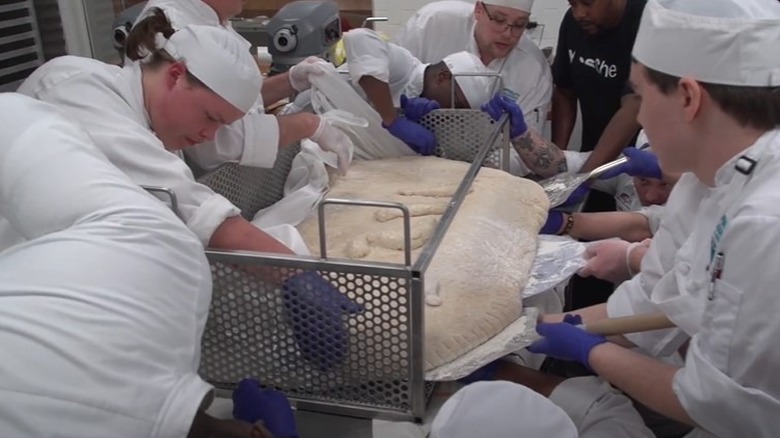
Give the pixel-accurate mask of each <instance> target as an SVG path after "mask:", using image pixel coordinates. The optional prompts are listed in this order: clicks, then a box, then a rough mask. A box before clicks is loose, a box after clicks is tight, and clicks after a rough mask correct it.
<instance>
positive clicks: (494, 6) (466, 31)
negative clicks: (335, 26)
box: [393, 0, 552, 132]
mask: <svg viewBox="0 0 780 438" xmlns="http://www.w3.org/2000/svg"><path fill="white" fill-rule="evenodd" d="M533 3H534V2H533V0H488V1H484V2H482V1H478V2H476V3H467V2H463V1H450V0H445V1H437V2H433V3H429V4H427V5H425V6H423V7H422V8H421V9H420V10H418V11H417V12H415V13H414V15H412V17H411V18H410V19H409V20H408V21H407V22H406V25H405V26H404V27H403V28H402V29H401V30H400V31H399V32H398V34H397V35H396V36H395V37H394V39H393V41H394V42H395V43H397V44H399V45H401V46H403V47H405V48H406V49H408V50H409V51H410V52H411V53H412V55H414V56H415V57H417V58H418V59H419V60H421V61H422V62H438V61H441V60H442V59H444V57H445V56H447V55H449V54H451V53H455V52H460V51H461V50H467V51H469V52H471V53H473V54H475V55H477V56H479V57H480V59H482V62H483V63H484V64H485V65H486V66H488V67H489V68H490V69H491V70H493V71H497V72H499V73H500V74H501V77H502V78H503V80H504V84H503V86H504V89H503V90H502V91H503V92H504V93H505V94H507V95H508V96H511V97H513V98H514V99H515V100H516V101H517V103H518V104H519V105H520V107H521V108H522V109H523V112H524V114H525V119H526V122H527V123H528V126H529V128H530V129H533V130H535V131H536V132H541V131H542V128H543V127H544V122H545V121H546V120H547V110H548V109H549V106H550V99H551V98H552V74H551V72H550V67H549V64H548V62H547V60H546V59H545V58H544V55H543V54H542V51H541V50H539V47H537V46H536V44H535V43H534V42H533V41H531V39H530V38H529V37H528V36H526V35H524V33H525V28H526V25H527V24H528V19H529V17H530V15H531V8H532V7H533ZM445 35H446V37H443V36H445Z"/></svg>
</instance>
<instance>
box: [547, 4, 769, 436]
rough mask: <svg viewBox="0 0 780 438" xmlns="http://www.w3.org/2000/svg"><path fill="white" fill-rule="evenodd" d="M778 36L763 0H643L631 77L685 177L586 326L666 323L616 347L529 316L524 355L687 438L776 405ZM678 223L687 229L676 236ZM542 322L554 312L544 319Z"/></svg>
mask: <svg viewBox="0 0 780 438" xmlns="http://www.w3.org/2000/svg"><path fill="white" fill-rule="evenodd" d="M778 40H780V3H778V2H776V1H774V0H660V1H651V2H649V3H648V5H647V7H646V9H645V11H644V14H643V16H642V23H641V25H640V28H639V33H638V36H637V40H636V44H635V46H634V51H633V55H634V58H635V59H636V61H637V62H636V63H635V65H634V66H633V67H632V72H631V82H632V85H633V87H634V89H635V90H636V92H637V93H638V94H639V95H640V96H641V98H642V106H641V109H640V112H639V122H640V123H641V124H642V126H643V127H644V129H645V131H646V132H647V135H648V137H649V139H650V142H651V143H652V144H653V147H654V151H655V152H656V154H657V155H658V157H659V161H660V163H661V167H663V168H664V169H668V170H669V171H673V172H689V173H685V174H684V175H683V176H682V178H681V179H680V181H679V182H678V183H677V186H676V187H675V189H674V191H673V192H672V195H671V197H670V199H669V202H668V203H667V209H666V212H665V215H664V218H663V221H662V222H661V228H660V230H659V232H658V234H656V236H655V237H654V238H653V243H652V245H651V247H650V250H649V252H648V253H647V255H646V256H645V259H644V261H643V264H642V272H641V273H640V274H639V275H638V276H636V277H634V278H633V279H632V280H631V281H628V282H626V283H624V284H623V285H621V287H620V288H618V290H617V291H616V292H615V294H614V295H613V296H612V297H611V298H610V300H609V302H608V303H607V304H606V306H597V307H592V308H587V309H582V310H581V311H578V312H577V313H578V314H580V315H581V316H582V318H583V319H584V320H585V322H587V321H589V320H595V319H600V318H604V317H606V316H609V317H617V316H625V315H631V314H640V313H649V312H657V311H661V312H663V313H665V314H666V315H667V316H668V317H669V318H670V319H671V320H672V321H673V322H674V323H675V324H676V325H677V328H675V329H670V330H663V331H656V332H648V333H644V334H634V335H628V336H626V339H623V340H617V341H618V342H620V343H628V344H629V345H637V346H640V347H643V348H644V349H645V350H646V351H650V352H651V353H652V354H655V355H668V354H670V353H671V352H672V351H675V350H678V349H680V350H681V351H682V352H684V353H685V365H684V366H683V367H681V368H680V367H675V366H672V365H667V364H665V363H663V362H661V361H658V360H656V359H654V358H650V357H647V356H643V355H641V354H638V353H636V352H633V351H631V350H628V349H624V348H622V347H620V346H618V345H616V344H615V343H611V342H606V340H605V339H604V338H601V337H598V336H593V335H589V334H587V333H585V332H583V331H580V330H579V329H577V328H575V327H572V326H571V325H568V324H563V323H547V324H540V325H539V327H538V331H539V332H540V333H541V334H542V335H544V336H545V339H544V340H543V341H541V343H539V344H537V345H535V346H534V347H533V350H534V351H537V352H542V353H546V354H549V355H553V356H556V357H560V358H565V359H573V360H578V361H580V362H581V363H584V364H587V365H589V366H590V367H591V368H592V369H593V370H594V371H595V372H597V373H598V374H599V375H600V376H602V377H603V378H605V379H606V380H608V381H609V382H611V383H612V384H614V385H615V386H617V387H618V388H620V389H622V390H623V391H625V392H626V393H627V394H628V395H630V396H631V397H633V398H634V399H636V400H638V401H639V402H642V403H643V404H645V405H647V406H648V407H650V408H653V409H655V410H657V411H658V412H660V413H662V414H665V415H667V416H669V417H672V418H674V419H677V420H680V421H683V422H686V423H688V424H691V425H693V426H696V427H697V429H696V430H695V431H694V432H693V434H694V436H712V435H714V436H723V437H727V436H728V437H730V436H751V437H771V436H775V435H776V433H777V431H776V427H775V426H774V425H775V424H776V421H775V417H776V415H777V412H780V378H778V377H777V375H776V372H775V371H774V370H775V369H776V368H777V366H778V365H780V351H778V349H777V337H778V335H780V320H778V318H777V315H778V313H780V300H777V293H776V292H777V284H778V283H780V273H779V272H778V270H777V269H775V268H774V267H773V265H772V260H775V259H776V258H777V256H778V251H777V248H778V245H780V194H779V193H778V191H777V185H778V183H779V182H780V181H778V178H780V176H778V175H780V159H779V158H780V118H778V114H780V111H779V110H780V59H779V58H777V57H773V56H767V53H772V51H773V50H776V46H777V41H778ZM686 231H687V232H686ZM546 320H547V321H552V320H560V316H550V317H548V318H546Z"/></svg>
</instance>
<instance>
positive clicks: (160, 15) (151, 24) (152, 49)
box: [125, 8, 175, 67]
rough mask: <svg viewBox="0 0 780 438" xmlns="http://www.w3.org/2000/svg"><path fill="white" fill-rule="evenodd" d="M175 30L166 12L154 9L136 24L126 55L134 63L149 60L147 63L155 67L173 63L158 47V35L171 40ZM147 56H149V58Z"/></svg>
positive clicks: (126, 44) (128, 38)
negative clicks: (162, 63)
mask: <svg viewBox="0 0 780 438" xmlns="http://www.w3.org/2000/svg"><path fill="white" fill-rule="evenodd" d="M174 32H175V30H174V29H173V25H172V24H171V22H170V20H168V17H166V16H165V12H163V11H162V9H160V8H152V9H150V10H149V14H148V15H147V16H146V18H144V19H143V20H141V21H139V22H138V23H136V25H135V26H133V29H132V30H130V33H129V34H128V35H127V40H126V41H125V55H126V56H127V57H128V58H129V59H130V60H132V61H138V60H141V59H147V60H148V61H146V62H145V63H146V64H148V65H149V66H150V67H154V66H156V65H158V64H160V63H161V62H163V61H173V59H172V58H171V57H170V56H169V55H168V54H167V53H165V52H164V51H163V50H162V49H161V48H159V47H157V34H162V35H163V36H164V37H165V38H166V39H168V38H170V37H171V35H173V33H174ZM147 56H149V57H148V58H147Z"/></svg>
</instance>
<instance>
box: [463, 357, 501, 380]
mask: <svg viewBox="0 0 780 438" xmlns="http://www.w3.org/2000/svg"><path fill="white" fill-rule="evenodd" d="M499 362H500V360H495V361H493V362H490V363H489V364H487V365H485V366H483V367H482V368H480V369H478V370H476V371H474V372H473V373H471V374H469V375H468V376H466V377H464V378H462V379H460V380H458V382H460V383H465V384H466V385H468V384H470V383H474V382H481V381H484V380H493V379H495V378H496V370H498V363H499Z"/></svg>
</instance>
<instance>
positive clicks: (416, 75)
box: [404, 64, 430, 97]
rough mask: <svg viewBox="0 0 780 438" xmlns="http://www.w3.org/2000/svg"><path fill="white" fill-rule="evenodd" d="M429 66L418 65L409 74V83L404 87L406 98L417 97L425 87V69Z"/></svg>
mask: <svg viewBox="0 0 780 438" xmlns="http://www.w3.org/2000/svg"><path fill="white" fill-rule="evenodd" d="M429 65H430V64H420V65H418V66H417V67H415V68H414V70H412V72H411V73H410V74H409V83H407V84H406V87H404V94H405V95H406V97H419V96H420V95H421V94H422V92H423V87H424V86H425V69H426V68H428V66H429Z"/></svg>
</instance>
